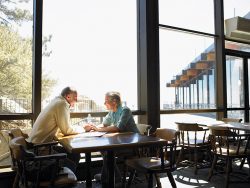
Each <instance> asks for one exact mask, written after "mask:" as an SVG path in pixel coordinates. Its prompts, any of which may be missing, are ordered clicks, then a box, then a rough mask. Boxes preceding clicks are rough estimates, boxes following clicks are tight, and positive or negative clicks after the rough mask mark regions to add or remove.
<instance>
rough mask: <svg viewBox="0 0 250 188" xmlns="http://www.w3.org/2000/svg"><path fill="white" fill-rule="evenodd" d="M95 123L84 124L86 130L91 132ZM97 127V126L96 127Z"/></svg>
mask: <svg viewBox="0 0 250 188" xmlns="http://www.w3.org/2000/svg"><path fill="white" fill-rule="evenodd" d="M94 127H95V126H94V125H92V124H86V125H84V127H83V128H84V129H85V131H86V132H89V131H92V130H94ZM95 128H96V127H95Z"/></svg>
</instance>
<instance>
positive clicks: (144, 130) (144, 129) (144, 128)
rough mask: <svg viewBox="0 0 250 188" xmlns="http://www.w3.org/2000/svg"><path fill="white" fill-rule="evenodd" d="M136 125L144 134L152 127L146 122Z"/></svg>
mask: <svg viewBox="0 0 250 188" xmlns="http://www.w3.org/2000/svg"><path fill="white" fill-rule="evenodd" d="M136 127H137V128H138V130H139V132H140V133H141V134H144V135H149V134H150V129H151V128H152V127H151V125H148V124H136Z"/></svg>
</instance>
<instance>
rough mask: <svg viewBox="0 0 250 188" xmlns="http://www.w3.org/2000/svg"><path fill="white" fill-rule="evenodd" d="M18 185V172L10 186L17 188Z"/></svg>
mask: <svg viewBox="0 0 250 188" xmlns="http://www.w3.org/2000/svg"><path fill="white" fill-rule="evenodd" d="M18 183H19V174H18V172H17V173H16V176H15V179H14V182H13V185H12V188H18V187H19V186H18Z"/></svg>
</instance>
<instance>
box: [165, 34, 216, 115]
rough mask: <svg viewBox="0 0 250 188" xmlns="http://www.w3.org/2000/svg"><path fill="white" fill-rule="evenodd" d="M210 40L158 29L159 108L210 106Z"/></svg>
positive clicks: (212, 99) (212, 82) (212, 79)
mask: <svg viewBox="0 0 250 188" xmlns="http://www.w3.org/2000/svg"><path fill="white" fill-rule="evenodd" d="M213 43H214V40H213V38H209V37H202V36H198V35H192V34H185V33H181V32H175V31H170V30H160V75H161V77H160V81H161V85H160V89H161V90H160V94H161V109H165V110H166V109H197V108H199V109H202V108H203V109H204V108H214V107H215V103H214V101H215V100H214V88H215V85H214V69H215V59H214V47H213Z"/></svg>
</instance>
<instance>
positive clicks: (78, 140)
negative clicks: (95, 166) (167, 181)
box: [59, 133, 166, 188]
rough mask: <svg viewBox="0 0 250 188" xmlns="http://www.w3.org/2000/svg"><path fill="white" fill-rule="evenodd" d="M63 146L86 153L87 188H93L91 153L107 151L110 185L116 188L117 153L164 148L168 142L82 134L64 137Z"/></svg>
mask: <svg viewBox="0 0 250 188" xmlns="http://www.w3.org/2000/svg"><path fill="white" fill-rule="evenodd" d="M59 142H60V143H61V144H62V146H63V147H64V148H65V149H66V150H67V151H68V152H72V153H85V157H86V159H85V160H86V166H87V167H86V171H87V173H86V174H87V176H86V186H87V187H91V186H92V179H91V173H90V163H91V152H96V151H106V152H107V163H108V164H107V166H108V167H109V168H108V177H109V178H108V184H109V187H110V188H113V187H115V174H114V165H115V164H114V163H115V155H114V154H115V151H116V150H121V149H128V148H139V147H145V146H156V145H159V146H163V145H165V144H166V141H165V140H163V139H159V138H157V137H152V136H145V135H141V134H138V133H109V134H105V135H104V136H102V137H83V136H81V134H79V135H72V136H67V137H63V138H62V139H60V140H59Z"/></svg>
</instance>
